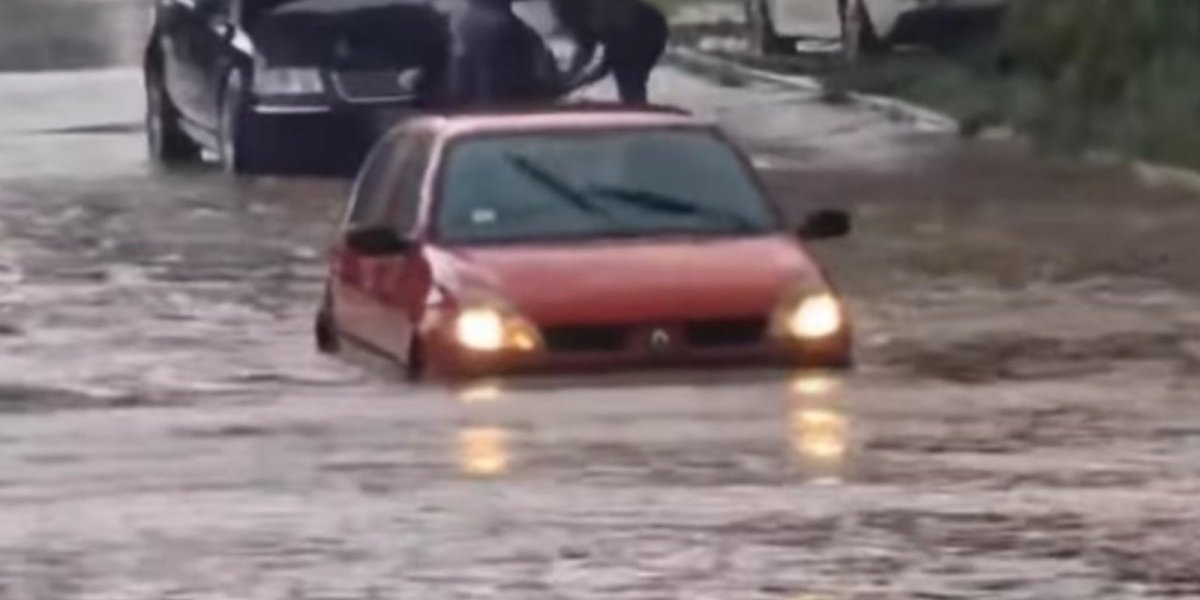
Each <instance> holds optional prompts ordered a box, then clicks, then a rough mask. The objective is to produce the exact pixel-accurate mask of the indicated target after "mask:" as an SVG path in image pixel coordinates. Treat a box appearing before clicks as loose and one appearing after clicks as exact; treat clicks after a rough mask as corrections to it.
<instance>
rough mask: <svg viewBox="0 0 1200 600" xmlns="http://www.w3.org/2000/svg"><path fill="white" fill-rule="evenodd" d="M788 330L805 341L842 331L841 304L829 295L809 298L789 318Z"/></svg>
mask: <svg viewBox="0 0 1200 600" xmlns="http://www.w3.org/2000/svg"><path fill="white" fill-rule="evenodd" d="M787 328H788V332H789V333H791V334H792V335H793V336H795V337H797V338H800V339H804V340H812V339H820V338H826V337H829V336H831V335H833V334H835V333H837V332H838V331H840V330H841V329H842V306H841V303H840V302H838V300H837V298H834V297H833V295H832V294H828V293H824V294H817V295H815V296H808V297H806V298H804V299H803V300H801V301H800V304H799V306H797V307H796V308H795V310H793V311H792V314H791V316H789V317H788V322H787Z"/></svg>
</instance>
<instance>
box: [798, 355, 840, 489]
mask: <svg viewBox="0 0 1200 600" xmlns="http://www.w3.org/2000/svg"><path fill="white" fill-rule="evenodd" d="M788 393H789V396H788V411H787V432H788V442H789V443H790V445H791V448H792V451H793V453H794V455H795V456H796V459H797V461H798V462H799V464H800V467H801V469H802V470H803V472H804V475H805V478H806V479H809V480H810V481H812V482H813V483H821V484H836V483H840V482H841V481H842V480H843V479H844V478H845V475H846V469H847V467H848V465H849V462H850V458H851V456H850V455H851V440H852V435H851V434H852V432H851V424H850V419H849V418H848V417H847V416H846V414H845V409H844V399H843V397H842V393H843V382H842V379H841V378H840V377H838V376H836V375H833V374H826V373H802V374H798V375H796V376H795V377H794V378H793V379H792V381H791V383H790V385H789V386H788Z"/></svg>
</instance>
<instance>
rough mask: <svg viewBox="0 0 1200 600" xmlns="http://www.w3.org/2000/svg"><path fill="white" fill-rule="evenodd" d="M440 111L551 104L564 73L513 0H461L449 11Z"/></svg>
mask: <svg viewBox="0 0 1200 600" xmlns="http://www.w3.org/2000/svg"><path fill="white" fill-rule="evenodd" d="M447 17H448V39H447V45H448V48H447V49H446V56H445V64H444V68H443V69H442V70H443V73H441V77H440V78H439V79H440V80H441V85H440V86H439V87H440V88H441V91H440V93H439V94H438V98H437V100H436V103H437V104H438V105H439V107H441V108H448V109H452V110H472V109H486V108H503V107H506V106H513V105H518V106H526V105H532V104H536V103H543V102H547V103H548V102H552V101H554V100H556V99H557V98H558V97H559V96H560V95H561V94H562V92H563V90H564V86H563V80H562V74H561V73H560V72H559V70H558V67H557V64H556V63H555V60H554V55H553V54H551V53H550V50H549V49H548V48H547V47H546V44H545V42H544V41H543V40H542V38H541V36H539V35H538V34H537V32H536V31H534V30H533V29H532V28H531V27H529V25H527V24H526V23H525V22H524V21H522V20H521V19H520V18H519V17H517V15H516V14H515V13H513V10H512V2H511V0H460V1H459V2H457V3H455V4H454V5H453V6H452V7H451V8H450V9H449V12H448V15H447Z"/></svg>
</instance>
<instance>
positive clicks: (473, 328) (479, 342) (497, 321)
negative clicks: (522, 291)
mask: <svg viewBox="0 0 1200 600" xmlns="http://www.w3.org/2000/svg"><path fill="white" fill-rule="evenodd" d="M454 337H455V339H456V340H457V341H458V343H459V344H460V345H461V346H462V347H464V348H467V349H468V350H474V351H477V352H497V351H500V350H520V351H529V350H534V349H536V348H537V347H538V345H539V337H538V334H537V330H536V329H535V328H534V326H533V325H531V324H530V323H529V322H528V321H526V320H525V319H523V318H521V317H520V316H518V315H516V314H514V313H512V311H508V310H503V309H501V308H496V307H492V306H473V307H467V308H464V309H463V310H462V311H460V312H459V313H458V316H457V317H456V318H455V320H454Z"/></svg>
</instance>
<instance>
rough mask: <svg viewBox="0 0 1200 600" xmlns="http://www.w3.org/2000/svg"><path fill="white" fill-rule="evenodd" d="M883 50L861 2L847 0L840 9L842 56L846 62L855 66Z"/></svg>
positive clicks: (865, 8)
mask: <svg viewBox="0 0 1200 600" xmlns="http://www.w3.org/2000/svg"><path fill="white" fill-rule="evenodd" d="M883 50H884V44H883V42H882V40H880V39H879V36H878V35H877V34H876V32H875V26H874V24H872V23H871V15H870V14H869V13H868V12H867V7H866V6H865V5H864V4H863V2H862V0H847V1H846V3H845V5H844V6H843V8H842V55H843V57H844V58H845V59H846V62H847V63H849V64H856V63H858V62H861V61H862V60H863V59H864V58H866V57H869V56H873V55H877V54H881V53H882V52H883Z"/></svg>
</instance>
